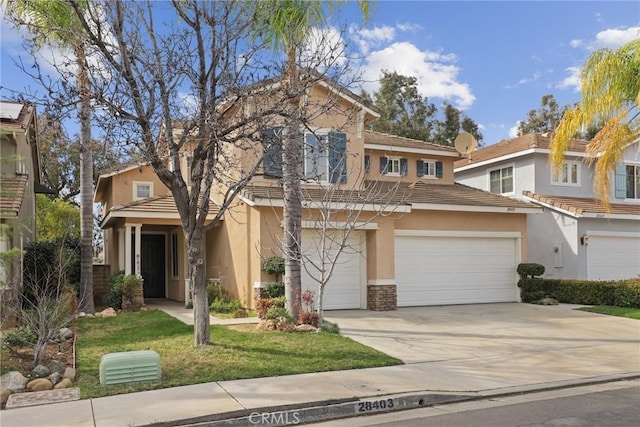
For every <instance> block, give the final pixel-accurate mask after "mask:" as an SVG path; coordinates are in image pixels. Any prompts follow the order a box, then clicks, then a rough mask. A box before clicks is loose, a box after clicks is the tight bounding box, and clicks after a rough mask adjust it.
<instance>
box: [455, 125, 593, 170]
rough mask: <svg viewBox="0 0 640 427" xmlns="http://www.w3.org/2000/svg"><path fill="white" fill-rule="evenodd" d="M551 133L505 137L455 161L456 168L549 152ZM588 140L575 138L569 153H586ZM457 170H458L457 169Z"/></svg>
mask: <svg viewBox="0 0 640 427" xmlns="http://www.w3.org/2000/svg"><path fill="white" fill-rule="evenodd" d="M550 143H551V134H550V133H530V134H527V135H523V136H519V137H517V138H512V139H503V140H502V141H500V142H498V143H497V144H493V145H489V146H488V147H484V148H481V149H479V150H477V151H474V152H473V153H471V154H470V155H469V157H468V158H466V159H461V160H458V161H456V162H455V163H454V168H455V169H461V168H463V169H462V170H464V169H471V168H473V167H477V166H482V165H485V164H490V163H493V162H498V161H502V160H506V159H509V158H514V157H519V156H524V155H527V154H531V153H536V152H540V153H549V145H550ZM587 144H588V141H585V140H581V139H575V140H574V141H573V144H572V145H571V146H570V148H569V149H568V150H567V153H578V154H579V155H585V151H586V147H587ZM456 172H457V170H456Z"/></svg>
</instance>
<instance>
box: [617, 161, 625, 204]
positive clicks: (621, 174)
mask: <svg viewBox="0 0 640 427" xmlns="http://www.w3.org/2000/svg"><path fill="white" fill-rule="evenodd" d="M626 197H627V169H626V167H625V165H623V164H618V165H616V198H618V199H624V198H626Z"/></svg>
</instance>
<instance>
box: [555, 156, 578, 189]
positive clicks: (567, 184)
mask: <svg viewBox="0 0 640 427" xmlns="http://www.w3.org/2000/svg"><path fill="white" fill-rule="evenodd" d="M564 165H567V179H571V169H570V167H571V166H576V181H577V182H576V183H573V182H562V181H554V180H553V173H554V171H555V169H556V168H555V167H554V166H553V165H551V168H550V173H551V176H550V178H549V182H550V183H551V185H555V186H559V187H581V186H582V162H579V161H577V160H565V161H563V162H562V166H560V167H559V168H558V170H557V172H558V174H557V177H558V178H560V179H561V178H562V172H563V171H562V169H563V168H564Z"/></svg>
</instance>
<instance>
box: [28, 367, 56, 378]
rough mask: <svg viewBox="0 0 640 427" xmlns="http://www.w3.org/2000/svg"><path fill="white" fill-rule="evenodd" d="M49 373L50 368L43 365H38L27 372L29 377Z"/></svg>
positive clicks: (47, 374)
mask: <svg viewBox="0 0 640 427" xmlns="http://www.w3.org/2000/svg"><path fill="white" fill-rule="evenodd" d="M50 374H51V370H50V369H49V368H47V367H46V366H44V365H38V366H36V367H35V368H33V370H32V371H31V373H30V374H29V377H30V378H45V377H48V376H49V375H50Z"/></svg>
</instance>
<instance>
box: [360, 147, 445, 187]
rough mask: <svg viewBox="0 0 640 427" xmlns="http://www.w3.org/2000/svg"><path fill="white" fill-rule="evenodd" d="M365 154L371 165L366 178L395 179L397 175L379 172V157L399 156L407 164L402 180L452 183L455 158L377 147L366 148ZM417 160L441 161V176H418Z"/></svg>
mask: <svg viewBox="0 0 640 427" xmlns="http://www.w3.org/2000/svg"><path fill="white" fill-rule="evenodd" d="M366 154H367V155H368V156H370V159H371V167H370V169H369V173H367V174H366V177H367V179H370V180H381V181H394V180H397V179H398V177H397V176H387V175H383V174H381V173H380V157H400V158H405V159H407V165H408V170H407V175H406V176H404V177H402V180H403V181H408V182H414V181H420V180H422V181H424V182H426V183H436V184H453V162H454V161H455V160H456V159H457V158H454V157H444V156H436V155H431V154H416V153H405V152H401V151H389V150H377V149H376V150H372V149H367V150H366ZM418 160H435V161H440V162H442V178H436V179H434V178H427V177H419V176H418V169H417V165H416V163H417V161H418Z"/></svg>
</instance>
